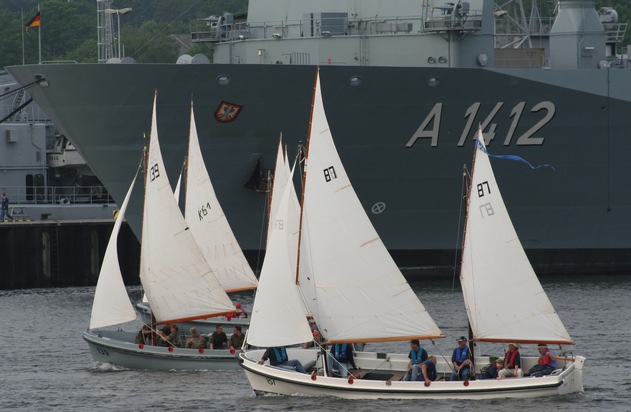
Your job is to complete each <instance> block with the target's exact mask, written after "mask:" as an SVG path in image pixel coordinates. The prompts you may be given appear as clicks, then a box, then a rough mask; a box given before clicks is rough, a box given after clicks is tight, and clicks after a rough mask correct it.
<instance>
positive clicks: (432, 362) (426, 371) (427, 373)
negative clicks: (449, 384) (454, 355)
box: [420, 355, 438, 385]
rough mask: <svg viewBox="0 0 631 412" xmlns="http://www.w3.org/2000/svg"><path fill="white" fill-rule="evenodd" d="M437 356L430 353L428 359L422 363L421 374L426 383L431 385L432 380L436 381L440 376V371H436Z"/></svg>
mask: <svg viewBox="0 0 631 412" xmlns="http://www.w3.org/2000/svg"><path fill="white" fill-rule="evenodd" d="M436 362H437V359H436V356H434V355H429V357H428V358H427V360H426V361H425V362H423V363H421V373H420V374H421V376H422V378H423V380H424V381H425V383H426V384H427V385H429V383H430V382H433V381H435V380H436V379H437V378H438V373H436Z"/></svg>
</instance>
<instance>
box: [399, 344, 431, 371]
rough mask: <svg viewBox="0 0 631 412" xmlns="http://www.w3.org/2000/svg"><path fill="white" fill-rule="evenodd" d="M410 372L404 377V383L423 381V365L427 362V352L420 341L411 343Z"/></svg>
mask: <svg viewBox="0 0 631 412" xmlns="http://www.w3.org/2000/svg"><path fill="white" fill-rule="evenodd" d="M408 358H410V362H409V363H408V371H407V373H406V374H405V376H404V377H403V380H404V381H409V380H413V381H417V380H420V379H421V377H422V376H421V373H420V372H421V364H422V363H423V362H425V361H426V360H427V351H426V350H425V349H423V347H422V346H421V343H420V342H419V340H418V339H412V340H411V341H410V354H409V355H408Z"/></svg>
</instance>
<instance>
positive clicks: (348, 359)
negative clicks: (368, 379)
mask: <svg viewBox="0 0 631 412" xmlns="http://www.w3.org/2000/svg"><path fill="white" fill-rule="evenodd" d="M327 360H328V365H327V366H328V368H327V370H328V372H329V376H333V374H334V373H335V372H337V373H338V374H339V375H340V377H341V378H346V377H348V374H349V370H348V369H349V367H350V366H352V367H353V368H354V369H359V368H358V367H357V365H355V358H354V356H353V344H352V343H336V344H334V345H331V352H330V353H329V357H328V359H327Z"/></svg>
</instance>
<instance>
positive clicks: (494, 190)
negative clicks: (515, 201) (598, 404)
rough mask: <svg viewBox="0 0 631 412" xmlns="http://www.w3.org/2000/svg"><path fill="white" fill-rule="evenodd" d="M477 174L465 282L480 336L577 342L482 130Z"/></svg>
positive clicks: (470, 201)
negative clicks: (512, 208)
mask: <svg viewBox="0 0 631 412" xmlns="http://www.w3.org/2000/svg"><path fill="white" fill-rule="evenodd" d="M471 179H472V181H471V190H470V193H469V197H468V213H467V222H466V228H465V236H464V242H463V252H462V267H461V272H460V281H461V284H462V289H463V293H464V298H465V306H466V308H467V314H468V316H469V322H470V324H471V328H472V330H473V336H474V339H476V340H478V341H495V342H523V343H537V342H546V343H571V342H572V339H571V337H570V335H569V334H568V332H567V330H566V329H565V327H564V326H563V323H562V322H561V320H560V319H559V316H558V315H557V313H556V312H555V310H554V308H553V307H552V304H551V303H550V300H549V299H548V297H547V295H546V294H545V292H544V291H543V288H542V287H541V284H540V283H539V280H538V279H537V276H536V275H535V272H534V271H533V269H532V266H531V265H530V262H529V261H528V258H527V257H526V254H525V253H524V249H523V248H522V245H521V243H520V241H519V238H518V237H517V233H516V232H515V229H514V227H513V224H512V222H511V219H510V217H509V215H508V211H507V210H506V206H505V204H504V201H503V199H502V195H501V193H500V190H499V187H498V186H497V182H496V181H495V176H494V174H493V169H492V168H491V163H490V161H489V156H488V154H487V152H486V147H485V145H484V139H483V136H482V132H481V130H478V132H477V134H476V150H475V155H474V160H473V172H472V178H471Z"/></svg>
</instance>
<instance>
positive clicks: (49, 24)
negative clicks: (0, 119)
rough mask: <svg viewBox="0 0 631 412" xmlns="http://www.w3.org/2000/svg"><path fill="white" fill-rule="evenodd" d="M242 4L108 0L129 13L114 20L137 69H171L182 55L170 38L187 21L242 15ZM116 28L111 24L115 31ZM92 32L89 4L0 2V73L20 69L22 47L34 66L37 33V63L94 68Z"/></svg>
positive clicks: (185, 29)
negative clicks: (35, 23)
mask: <svg viewBox="0 0 631 412" xmlns="http://www.w3.org/2000/svg"><path fill="white" fill-rule="evenodd" d="M247 3H248V2H247V0H114V2H113V4H112V7H114V8H124V7H131V8H132V10H133V11H132V12H131V13H129V14H126V15H123V16H121V18H120V23H121V45H122V48H124V51H125V53H124V55H125V56H130V57H133V58H134V59H136V61H138V62H143V63H174V62H175V61H176V60H177V58H178V57H179V55H180V54H182V53H183V51H182V50H180V46H181V45H180V43H178V42H176V41H175V39H174V38H173V36H172V35H173V34H177V33H180V34H185V35H188V33H189V32H190V27H191V22H192V21H194V20H197V19H200V18H203V17H208V16H209V15H211V14H216V15H219V14H223V13H224V12H228V11H229V12H232V13H241V12H244V11H246V10H247ZM38 5H39V9H40V11H41V19H42V25H41V27H33V28H31V29H29V31H28V33H27V32H26V31H25V30H24V24H25V23H26V22H27V21H28V20H29V19H30V18H31V17H33V16H34V15H35V14H36V13H37V7H38ZM22 14H23V16H24V17H23V18H22ZM116 24H117V20H115V22H114V26H115V30H116ZM96 26H97V18H96V1H95V0H39V1H38V0H1V1H0V67H4V66H11V65H18V64H22V56H23V53H22V44H23V43H24V62H25V63H26V64H34V63H37V62H38V60H39V57H38V43H39V41H38V38H39V34H40V33H39V31H40V30H41V39H42V60H43V61H59V60H74V61H77V62H80V63H95V62H97V59H98V49H97V27H96ZM22 38H24V42H22ZM187 52H188V53H189V54H191V53H192V54H191V55H194V54H196V53H204V54H206V55H208V56H210V55H212V51H211V50H210V49H209V47H208V46H193V48H192V49H191V50H189V51H187Z"/></svg>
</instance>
